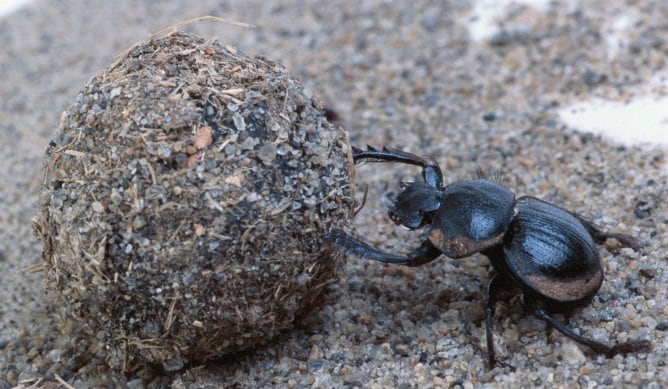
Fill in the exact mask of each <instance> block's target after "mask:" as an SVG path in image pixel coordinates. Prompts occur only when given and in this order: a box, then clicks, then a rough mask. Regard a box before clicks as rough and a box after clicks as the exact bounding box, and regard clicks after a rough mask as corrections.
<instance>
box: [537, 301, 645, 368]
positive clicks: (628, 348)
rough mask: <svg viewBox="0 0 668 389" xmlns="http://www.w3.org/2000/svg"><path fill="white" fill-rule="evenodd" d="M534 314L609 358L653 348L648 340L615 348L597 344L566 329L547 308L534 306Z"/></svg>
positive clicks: (618, 345) (630, 341)
mask: <svg viewBox="0 0 668 389" xmlns="http://www.w3.org/2000/svg"><path fill="white" fill-rule="evenodd" d="M533 309H534V313H535V314H536V315H537V316H538V317H540V318H541V319H543V320H545V321H546V322H548V323H549V324H550V325H551V326H552V327H554V328H556V329H557V330H558V331H559V332H561V333H562V334H564V335H565V336H566V337H568V338H571V339H573V340H574V341H576V342H578V343H580V344H584V345H585V346H587V347H589V348H591V349H592V350H594V351H596V352H598V353H601V354H605V355H606V356H607V357H612V356H614V355H616V354H627V353H635V352H642V351H649V350H650V349H651V347H652V344H651V342H650V341H648V340H629V341H627V342H624V343H619V344H615V345H613V346H610V345H607V344H605V343H601V342H597V341H595V340H593V339H589V338H585V337H584V336H582V335H578V334H576V333H575V332H573V330H571V329H570V328H568V327H566V326H565V325H564V324H562V323H560V322H558V321H557V320H556V319H555V318H554V317H552V316H551V315H550V314H549V313H548V312H547V311H546V310H545V308H542V307H541V308H539V307H536V306H533Z"/></svg>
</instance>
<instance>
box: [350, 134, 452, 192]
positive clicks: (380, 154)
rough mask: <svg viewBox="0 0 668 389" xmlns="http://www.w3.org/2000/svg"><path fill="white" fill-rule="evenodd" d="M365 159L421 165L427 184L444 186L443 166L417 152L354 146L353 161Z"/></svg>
mask: <svg viewBox="0 0 668 389" xmlns="http://www.w3.org/2000/svg"><path fill="white" fill-rule="evenodd" d="M365 160H368V161H370V162H374V161H375V162H399V163H405V164H409V165H415V166H420V167H421V168H422V177H423V178H424V181H425V182H426V183H427V184H429V185H431V186H433V187H434V188H436V189H442V188H443V174H442V173H441V167H440V166H438V163H437V162H436V161H434V160H427V159H425V158H422V157H419V156H417V155H415V154H412V153H407V152H405V151H401V150H399V149H395V148H392V147H387V146H385V147H383V149H382V150H379V149H377V148H375V147H373V146H368V145H367V149H366V150H363V149H360V148H358V147H354V146H353V161H355V163H357V162H360V161H365Z"/></svg>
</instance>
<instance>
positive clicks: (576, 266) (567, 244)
mask: <svg viewBox="0 0 668 389" xmlns="http://www.w3.org/2000/svg"><path fill="white" fill-rule="evenodd" d="M515 210H516V216H515V217H514V218H513V220H512V222H511V223H510V226H509V228H508V231H507V233H506V236H505V238H504V243H503V244H504V250H503V251H504V257H505V261H506V266H508V268H509V270H510V273H511V275H512V276H513V278H515V279H516V281H517V282H519V283H520V284H524V285H525V286H526V287H527V288H526V289H525V290H528V291H533V292H534V293H535V294H537V295H538V296H539V297H541V298H542V299H543V300H547V301H551V302H553V303H556V304H564V303H566V304H577V303H579V302H582V301H586V300H588V299H589V298H590V297H591V296H593V295H594V294H595V293H596V292H597V291H598V289H599V288H600V286H601V283H602V282H603V270H602V268H601V263H600V257H599V254H598V250H597V249H596V246H595V243H594V241H593V239H592V238H591V235H590V234H589V232H588V231H587V230H586V229H585V228H584V226H583V225H582V223H580V221H579V220H578V219H577V218H575V217H574V216H573V215H572V214H570V213H569V212H567V211H565V210H563V209H562V208H559V207H557V206H556V205H553V204H550V203H546V202H544V201H541V200H539V199H537V198H534V197H529V196H525V197H521V198H519V199H517V202H516V205H515Z"/></svg>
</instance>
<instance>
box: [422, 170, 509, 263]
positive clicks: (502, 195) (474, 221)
mask: <svg viewBox="0 0 668 389" xmlns="http://www.w3.org/2000/svg"><path fill="white" fill-rule="evenodd" d="M442 196H443V197H442V200H441V207H440V208H439V210H438V212H437V213H436V215H435V216H434V219H433V222H432V224H431V231H430V235H429V240H430V241H431V242H432V243H433V244H434V246H436V247H437V248H438V249H439V250H441V251H442V252H443V254H445V255H447V256H448V257H450V258H463V257H468V256H470V255H472V254H473V253H477V252H480V251H483V250H484V249H486V248H489V247H492V246H494V245H497V244H499V243H501V241H502V240H503V236H504V234H505V232H506V230H507V229H508V226H509V224H510V220H511V219H512V216H513V208H514V205H515V197H514V195H513V193H512V192H510V191H509V190H508V189H506V188H504V187H503V186H501V185H499V184H497V183H496V182H493V181H490V180H486V179H474V180H465V181H459V182H455V183H452V184H450V185H448V186H446V187H445V189H444V190H443V195H442Z"/></svg>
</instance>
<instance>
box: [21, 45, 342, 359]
mask: <svg viewBox="0 0 668 389" xmlns="http://www.w3.org/2000/svg"><path fill="white" fill-rule="evenodd" d="M352 174H353V173H352V159H351V148H350V145H349V143H348V140H347V136H346V134H345V133H344V131H343V130H342V129H341V128H339V127H337V126H334V125H333V124H331V123H330V122H328V120H327V118H326V117H325V113H324V108H323V107H322V104H321V103H320V102H318V100H317V99H316V98H315V97H314V96H312V93H311V92H310V91H309V90H308V89H307V88H305V87H303V86H302V85H300V83H299V82H297V81H295V80H293V79H291V78H290V75H289V74H288V72H287V71H286V69H285V68H284V67H283V66H281V65H280V64H278V63H276V62H272V61H270V60H267V59H264V58H252V57H249V56H246V55H244V54H242V53H240V52H238V51H237V50H236V49H235V48H233V47H229V46H223V45H221V44H220V43H218V42H216V41H205V40H203V39H201V38H198V37H196V36H192V35H188V34H183V33H174V34H171V35H169V36H167V37H164V38H161V39H155V40H152V41H149V42H143V43H140V44H138V45H136V46H135V47H134V48H133V49H131V50H130V51H129V52H128V53H127V54H126V55H125V56H124V57H123V58H121V59H120V60H118V61H117V62H116V63H115V64H114V65H112V66H111V67H110V68H109V69H108V70H106V71H103V72H100V73H99V74H98V75H96V76H95V77H93V78H92V79H91V80H90V81H88V83H86V84H85V86H84V87H83V89H82V90H81V92H80V93H79V95H78V96H77V97H76V99H75V100H74V102H73V103H72V105H71V106H70V107H69V108H68V109H67V111H66V112H65V113H64V114H63V116H62V119H61V123H60V126H59V128H58V130H57V135H56V136H55V138H54V139H53V141H51V143H50V144H49V146H48V148H47V151H46V156H45V158H44V166H43V176H42V177H43V181H42V189H41V194H40V200H39V204H38V214H37V216H36V217H35V219H34V229H35V232H36V235H37V236H38V237H39V239H40V240H41V241H42V243H43V260H44V261H45V264H46V269H47V271H46V274H47V276H46V278H47V284H48V285H49V286H51V287H52V288H53V289H54V290H56V291H57V292H58V293H59V294H60V295H61V296H62V297H63V299H62V300H63V301H64V302H65V304H66V306H67V309H68V312H71V314H72V315H73V317H74V318H75V319H76V320H77V321H78V322H80V323H82V325H83V327H84V328H85V330H86V332H87V333H90V335H91V336H92V337H95V338H96V339H100V340H101V341H102V342H104V347H103V348H104V349H107V350H109V352H108V353H106V358H107V362H108V363H109V364H110V365H111V366H112V367H114V368H119V369H125V370H131V369H133V367H134V366H138V365H141V364H142V363H146V362H148V363H158V364H162V366H164V368H165V369H167V370H177V369H179V368H180V367H182V366H183V365H184V364H185V363H188V362H190V361H203V360H206V359H209V358H213V357H216V356H219V355H221V354H225V353H229V352H235V351H239V350H242V349H246V348H248V347H250V346H252V345H255V344H258V343H259V342H262V341H266V340H267V339H270V338H272V337H273V336H275V335H276V334H277V333H278V332H279V331H281V330H282V329H285V328H286V327H289V326H290V325H291V323H293V321H294V320H295V318H297V317H299V316H300V315H302V314H304V313H307V312H309V310H310V309H311V308H313V307H315V306H316V305H317V299H318V296H319V295H320V294H321V292H322V291H323V289H324V288H325V287H326V286H327V285H328V284H330V283H332V282H333V281H335V280H336V279H337V272H338V270H340V268H341V267H342V266H341V264H342V258H341V255H340V253H337V252H335V251H332V250H330V249H328V246H327V244H326V243H327V242H326V240H325V239H324V235H325V234H326V233H327V232H329V231H330V230H331V229H333V228H350V225H351V224H352V207H353V200H352V182H351V181H352Z"/></svg>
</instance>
